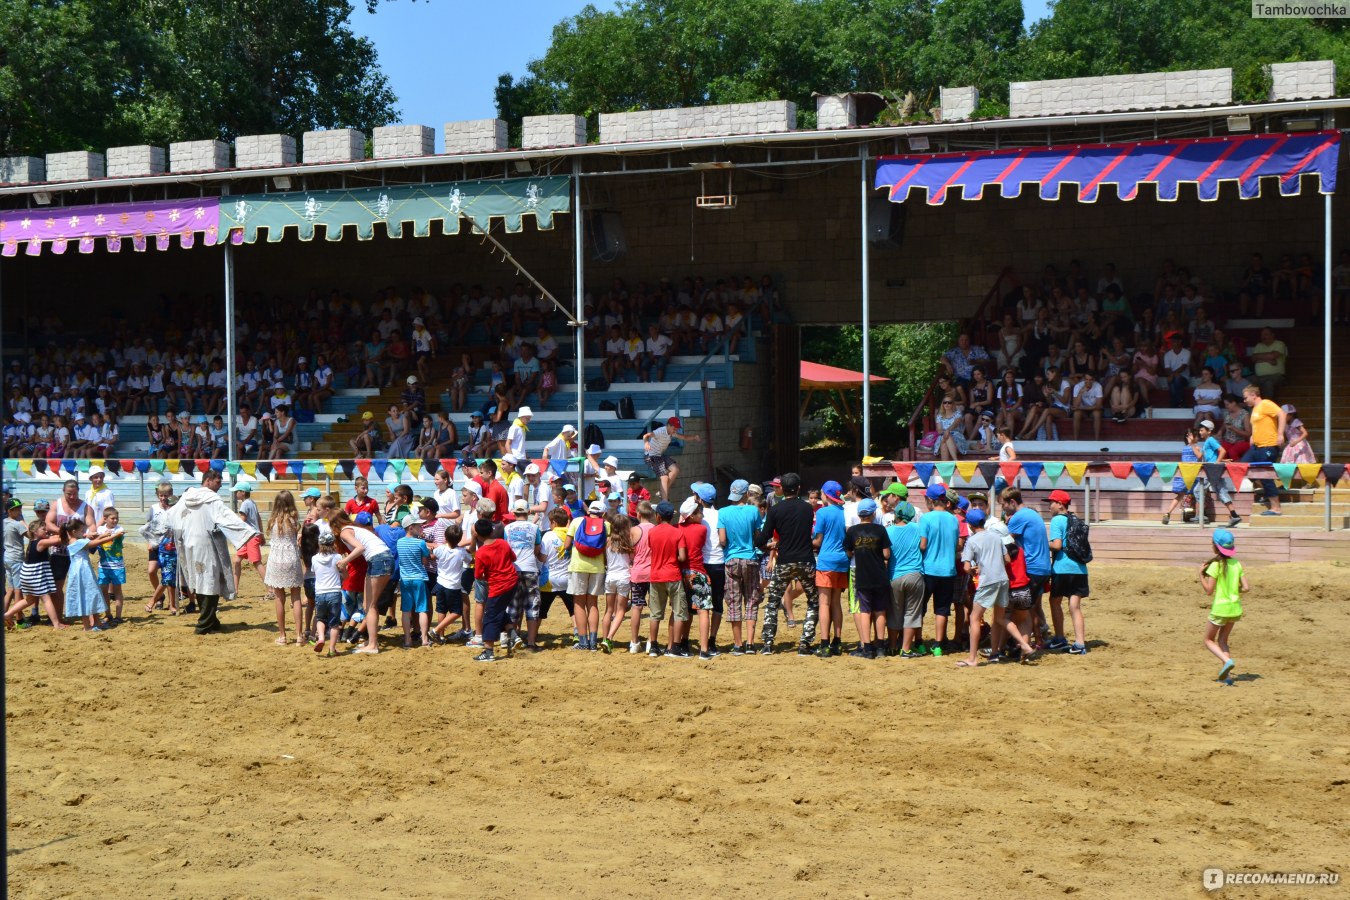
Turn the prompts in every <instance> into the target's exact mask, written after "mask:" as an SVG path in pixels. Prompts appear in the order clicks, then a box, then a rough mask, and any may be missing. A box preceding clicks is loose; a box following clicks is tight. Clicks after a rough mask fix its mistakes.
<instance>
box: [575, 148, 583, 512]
mask: <svg viewBox="0 0 1350 900" xmlns="http://www.w3.org/2000/svg"><path fill="white" fill-rule="evenodd" d="M572 184H573V188H574V190H575V191H576V197H575V198H574V204H573V206H572V244H573V248H574V250H575V251H576V279H575V281H576V283H575V292H576V311H575V312H574V313H573V314H572V317H573V318H574V319H575V320H576V326H575V327H576V343H577V447H578V448H579V449H580V450H582V451H583V453H582V455H583V456H584V455H585V453H584V451H585V449H586V444H585V441H586V282H585V277H586V265H585V253H586V242H585V240H584V239H583V238H584V235H583V233H582V223H581V159H580V158H579V157H577V158H573V160H572ZM577 496H578V497H581V498H583V499H584V498H585V496H586V463H585V462H584V461H583V462H580V463H577Z"/></svg>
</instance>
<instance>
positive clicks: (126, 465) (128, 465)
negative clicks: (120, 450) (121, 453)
mask: <svg viewBox="0 0 1350 900" xmlns="http://www.w3.org/2000/svg"><path fill="white" fill-rule="evenodd" d="M122 471H123V472H126V473H127V474H128V475H130V474H131V473H132V472H134V471H136V460H134V459H124V460H122Z"/></svg>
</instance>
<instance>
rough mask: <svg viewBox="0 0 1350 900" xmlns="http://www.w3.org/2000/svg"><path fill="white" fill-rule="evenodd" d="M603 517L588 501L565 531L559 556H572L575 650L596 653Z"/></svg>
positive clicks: (605, 526) (604, 539) (606, 537)
mask: <svg viewBox="0 0 1350 900" xmlns="http://www.w3.org/2000/svg"><path fill="white" fill-rule="evenodd" d="M604 516H605V504H603V503H601V502H600V501H599V500H592V501H591V505H590V506H589V507H587V509H586V515H584V516H582V517H581V518H578V519H573V520H572V523H571V524H570V525H568V527H567V544H566V549H565V550H564V551H563V552H565V553H571V554H572V559H571V561H570V562H569V563H568V566H567V578H568V593H570V594H571V595H572V605H573V620H574V622H575V624H576V628H577V635H578V641H577V643H576V645H575V648H576V649H578V650H591V651H597V650H599V649H600V640H599V631H600V596H601V595H602V594H604V593H605V546H606V545H607V544H608V542H609V523H608V522H606V521H605V518H604Z"/></svg>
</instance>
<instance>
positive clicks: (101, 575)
mask: <svg viewBox="0 0 1350 900" xmlns="http://www.w3.org/2000/svg"><path fill="white" fill-rule="evenodd" d="M98 583H99V584H126V583H127V570H126V569H105V568H103V567H102V566H100V567H99V570H98Z"/></svg>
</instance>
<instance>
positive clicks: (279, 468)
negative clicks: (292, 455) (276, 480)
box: [272, 459, 291, 478]
mask: <svg viewBox="0 0 1350 900" xmlns="http://www.w3.org/2000/svg"><path fill="white" fill-rule="evenodd" d="M272 471H273V472H276V473H277V474H278V475H280V476H281V477H282V478H285V477H286V476H287V475H289V474H290V473H291V467H290V464H289V463H288V462H287V461H286V460H284V459H275V460H272Z"/></svg>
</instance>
